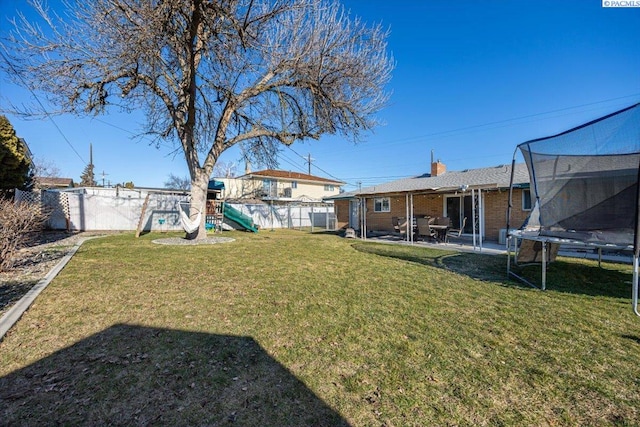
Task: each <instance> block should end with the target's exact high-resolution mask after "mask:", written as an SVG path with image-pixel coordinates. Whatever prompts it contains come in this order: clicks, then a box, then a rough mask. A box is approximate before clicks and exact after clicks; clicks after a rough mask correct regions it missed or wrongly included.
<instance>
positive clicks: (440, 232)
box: [429, 224, 449, 242]
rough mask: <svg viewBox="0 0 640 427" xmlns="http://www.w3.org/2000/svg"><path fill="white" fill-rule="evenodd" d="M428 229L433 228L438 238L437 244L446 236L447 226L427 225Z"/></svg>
mask: <svg viewBox="0 0 640 427" xmlns="http://www.w3.org/2000/svg"><path fill="white" fill-rule="evenodd" d="M429 227H431V228H433V229H434V230H435V231H436V233H437V234H438V237H437V238H436V239H437V240H438V241H439V242H444V241H445V238H446V236H447V230H449V226H448V225H438V224H431V225H429Z"/></svg>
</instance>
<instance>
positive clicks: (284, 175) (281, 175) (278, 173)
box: [243, 169, 344, 185]
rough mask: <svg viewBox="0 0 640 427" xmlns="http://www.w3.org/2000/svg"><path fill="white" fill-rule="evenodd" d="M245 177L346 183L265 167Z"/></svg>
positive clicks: (336, 183) (335, 183)
mask: <svg viewBox="0 0 640 427" xmlns="http://www.w3.org/2000/svg"><path fill="white" fill-rule="evenodd" d="M243 177H246V178H252V177H258V178H274V179H288V180H292V181H308V182H318V183H322V184H334V185H344V182H342V181H338V180H335V179H328V178H323V177H320V176H315V175H308V174H306V173H300V172H291V171H282V170H276V169H265V170H262V171H257V172H251V173H248V174H246V175H244V176H243Z"/></svg>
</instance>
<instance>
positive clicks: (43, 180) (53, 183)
mask: <svg viewBox="0 0 640 427" xmlns="http://www.w3.org/2000/svg"><path fill="white" fill-rule="evenodd" d="M34 181H35V182H36V185H37V186H39V187H59V188H66V187H73V179H71V178H56V177H47V176H36V177H34Z"/></svg>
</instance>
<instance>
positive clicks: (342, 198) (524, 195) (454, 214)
mask: <svg viewBox="0 0 640 427" xmlns="http://www.w3.org/2000/svg"><path fill="white" fill-rule="evenodd" d="M511 169H512V166H511V165H500V166H495V167H487V168H480V169H468V170H463V171H452V172H447V170H446V166H445V165H444V164H443V163H441V162H440V161H437V162H432V163H431V173H429V174H424V175H421V176H416V177H412V178H406V179H400V180H396V181H391V182H388V183H383V184H380V185H376V186H372V187H367V188H363V189H361V190H357V191H352V192H346V193H342V194H339V195H336V196H330V197H326V198H325V200H328V201H333V202H334V206H335V210H336V218H337V227H338V228H346V227H351V228H354V229H355V230H364V233H363V235H364V236H366V234H367V233H370V232H378V231H379V232H389V233H391V232H394V224H393V218H394V217H404V218H417V217H420V216H431V217H448V218H449V219H450V221H451V226H452V227H453V228H460V225H461V224H462V223H463V221H464V219H465V218H466V221H464V222H465V227H464V229H463V235H467V236H472V235H476V236H478V237H479V236H482V238H483V239H488V240H498V241H502V239H504V237H505V235H506V222H507V221H506V213H507V205H508V201H509V183H510V179H511ZM513 182H514V189H513V199H512V200H514V202H513V203H512V204H513V207H512V212H511V224H514V225H515V224H517V225H518V226H519V225H520V224H522V223H523V222H524V221H525V220H526V218H527V217H528V215H529V211H530V210H531V195H530V192H529V173H528V170H527V167H526V165H525V164H524V163H522V164H515V165H514V171H513ZM362 212H364V213H365V214H364V215H362ZM411 238H412V233H407V239H408V240H409V239H411Z"/></svg>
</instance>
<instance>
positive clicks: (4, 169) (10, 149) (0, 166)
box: [0, 116, 32, 191]
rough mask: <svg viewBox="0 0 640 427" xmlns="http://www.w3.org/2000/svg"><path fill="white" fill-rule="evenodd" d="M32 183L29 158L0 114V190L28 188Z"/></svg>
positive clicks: (6, 120)
mask: <svg viewBox="0 0 640 427" xmlns="http://www.w3.org/2000/svg"><path fill="white" fill-rule="evenodd" d="M31 183H32V175H31V159H30V157H29V153H28V151H27V146H26V144H25V143H24V142H23V141H21V140H20V138H18V136H17V135H16V131H15V129H13V126H12V125H11V123H10V122H9V120H8V119H7V118H6V117H5V116H0V191H2V190H13V189H14V188H18V189H20V190H28V189H29V187H30V185H31Z"/></svg>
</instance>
